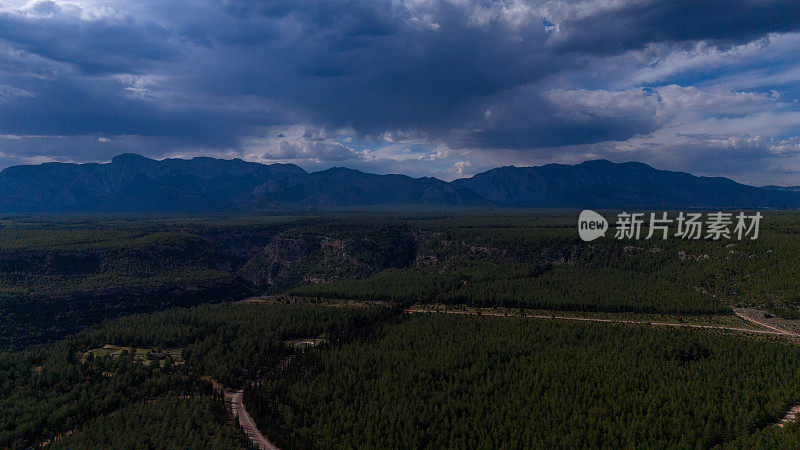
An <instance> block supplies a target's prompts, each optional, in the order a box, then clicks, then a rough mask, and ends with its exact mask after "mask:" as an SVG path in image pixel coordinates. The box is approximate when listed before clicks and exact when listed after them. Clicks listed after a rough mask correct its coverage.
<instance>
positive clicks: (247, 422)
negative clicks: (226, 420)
mask: <svg viewBox="0 0 800 450" xmlns="http://www.w3.org/2000/svg"><path fill="white" fill-rule="evenodd" d="M243 392H244V391H241V390H239V391H236V392H235V393H234V394H233V395H232V396H231V410H233V415H234V416H236V417H238V418H239V425H241V426H242V429H243V430H244V432H245V434H246V435H247V437H248V438H250V442H252V443H253V444H255V445H256V446H257V447H258V448H260V449H261V450H278V447H276V446H275V445H274V444H273V443H272V442H270V441H268V440H267V438H265V437H264V435H263V434H261V432H260V431H258V427H256V423H255V422H253V418H252V417H250V414H249V413H248V412H247V410H246V409H245V407H244V404H243V403H242V393H243Z"/></svg>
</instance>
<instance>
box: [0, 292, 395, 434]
mask: <svg viewBox="0 0 800 450" xmlns="http://www.w3.org/2000/svg"><path fill="white" fill-rule="evenodd" d="M387 314H391V311H390V310H389V309H388V308H385V307H372V308H364V307H361V308H357V307H353V308H333V307H316V306H313V305H309V304H301V305H267V304H223V305H204V306H198V307H195V308H191V309H186V308H174V309H170V310H167V311H163V312H160V313H155V314H151V315H134V316H129V317H126V318H123V319H118V320H116V321H113V322H110V323H108V324H106V325H103V326H98V327H94V328H90V329H88V330H85V331H83V332H81V333H79V334H77V335H75V336H72V337H70V338H68V339H65V340H61V341H58V342H55V343H52V344H49V345H47V346H35V347H30V348H28V349H26V350H23V351H19V352H0V394H2V395H0V411H4V412H6V413H5V414H0V447H15V448H16V447H25V446H28V445H31V444H33V443H36V442H39V441H43V440H45V439H49V438H51V437H54V436H59V435H62V434H63V433H66V432H68V431H70V430H73V429H76V428H77V429H81V428H82V427H83V426H84V424H86V423H87V421H89V420H92V419H93V418H96V417H101V416H107V415H109V414H111V413H114V412H115V411H117V410H119V409H120V408H128V407H129V406H130V405H133V404H136V403H139V402H143V401H145V400H147V399H153V398H160V397H164V396H189V397H191V398H198V399H201V400H198V402H199V403H198V405H200V407H201V408H206V406H202V405H205V403H204V402H203V401H202V399H203V398H210V399H214V398H216V396H215V395H213V394H212V390H211V385H210V384H209V383H208V382H207V381H204V379H205V377H211V378H213V379H215V380H217V381H219V382H221V383H223V384H224V385H225V386H230V387H241V386H243V384H244V381H245V380H254V379H257V378H258V377H260V376H262V375H263V374H264V373H266V372H267V371H270V370H272V369H273V367H274V366H275V364H276V363H277V361H278V360H279V359H280V358H281V357H283V356H285V355H287V354H290V353H291V351H292V349H291V347H290V346H289V345H287V343H286V341H288V340H290V339H295V338H307V337H319V336H322V337H324V339H326V340H327V341H328V342H331V343H339V342H346V341H348V340H351V339H354V338H356V337H360V336H366V335H368V334H369V333H370V332H371V330H372V327H373V324H375V323H378V322H380V320H381V318H382V317H385V316H386V315H387ZM109 347H111V348H112V349H111V350H109ZM178 406H179V407H180V408H181V410H182V411H181V412H176V414H177V415H180V414H186V416H185V417H186V418H189V417H195V416H193V414H195V413H193V412H192V411H191V410H190V408H187V407H186V405H185V404H183V403H181V404H179V405H178ZM147 409H149V407H147V406H131V407H130V408H128V409H125V410H124V414H123V417H119V418H117V417H106V418H103V419H98V422H94V423H92V424H90V425H88V428H89V431H87V434H86V435H84V436H86V437H80V436H81V434H80V433H79V434H78V435H77V436H76V439H78V440H76V441H67V442H76V445H78V444H77V443H80V442H89V441H87V440H86V439H88V440H94V439H110V438H109V437H107V436H106V437H102V436H101V437H98V436H97V435H96V434H97V433H100V432H101V431H100V430H99V429H98V427H101V426H102V424H103V423H111V424H113V425H114V426H115V427H123V428H124V427H127V426H129V425H130V424H131V421H132V420H133V419H126V418H125V416H126V415H129V414H130V415H133V416H134V417H135V416H137V415H141V414H144V413H145V410H147ZM12 411H13V414H10V412H12ZM197 413H199V414H211V411H210V410H208V411H206V412H202V411H197ZM178 418H179V417H173V416H164V420H178ZM154 426H156V427H157V428H158V429H162V430H163V429H164V428H163V427H166V424H158V425H154ZM181 426H184V425H181ZM209 426H211V425H209ZM141 431H146V430H145V429H144V428H142V429H141ZM209 431H210V432H214V430H213V428H209ZM223 437H224V436H223ZM120 439H121V440H120V441H110V442H120V443H121V442H126V441H128V440H129V439H131V437H130V436H125V437H120ZM100 442H102V441H100ZM185 442H187V443H188V442H189V441H185ZM162 445H167V443H166V442H162Z"/></svg>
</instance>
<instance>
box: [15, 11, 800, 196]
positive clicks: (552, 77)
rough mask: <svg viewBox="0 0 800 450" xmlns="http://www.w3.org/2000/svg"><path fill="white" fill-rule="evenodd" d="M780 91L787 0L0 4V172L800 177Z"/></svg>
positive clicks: (796, 22) (794, 72) (794, 127)
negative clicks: (641, 166) (149, 166)
mask: <svg viewBox="0 0 800 450" xmlns="http://www.w3.org/2000/svg"><path fill="white" fill-rule="evenodd" d="M798 88H800V3H799V2H798V1H797V0H794V1H791V0H789V1H739V2H733V3H732V4H728V5H726V6H724V7H722V6H720V4H719V2H704V1H696V0H668V1H652V0H644V1H642V0H632V1H618V0H589V1H577V2H575V1H544V2H535V1H524V0H505V1H482V0H447V1H444V0H407V1H401V0H327V1H319V0H276V1H269V2H256V1H244V0H193V1H185V0H176V1H172V2H161V1H153V0H142V1H126V2H123V1H113V0H112V1H97V0H86V1H83V0H79V1H32V2H27V3H11V4H3V3H0V167H3V166H7V165H11V164H18V163H25V162H40V161H48V160H62V161H106V160H109V159H110V158H111V157H112V156H114V155H116V154H118V153H121V152H124V151H135V152H138V153H142V154H145V155H148V156H154V157H161V156H193V155H212V156H222V157H234V156H236V157H243V158H245V159H249V160H256V161H261V162H270V161H282V162H294V163H298V164H300V165H302V166H304V167H306V168H308V169H317V168H325V167H330V166H332V165H346V166H350V167H356V168H360V169H364V170H370V171H375V172H403V173H409V174H412V175H435V176H440V177H443V178H453V177H456V176H463V175H469V174H470V173H474V172H477V171H480V170H483V169H486V168H488V167H493V166H497V165H502V164H538V163H545V162H553V161H556V162H558V161H563V162H574V161H580V160H584V159H588V158H597V157H604V158H609V159H612V160H620V161H621V160H630V159H636V160H641V161H644V162H649V163H653V164H655V165H657V166H659V167H661V168H668V169H680V170H691V171H692V172H695V173H701V174H709V175H727V176H732V177H734V178H736V179H737V180H740V181H745V182H751V183H756V184H759V183H767V182H769V183H774V182H776V180H778V181H779V182H782V183H788V184H800V174H798V173H797V172H796V169H800V160H798V143H797V142H798V136H799V135H800V121H798V114H800V105H799V104H798V100H800V99H799V98H798V92H800V89H798Z"/></svg>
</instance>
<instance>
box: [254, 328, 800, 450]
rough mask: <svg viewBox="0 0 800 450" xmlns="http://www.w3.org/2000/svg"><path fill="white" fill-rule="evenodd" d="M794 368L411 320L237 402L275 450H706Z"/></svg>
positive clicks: (628, 331) (676, 335)
mask: <svg viewBox="0 0 800 450" xmlns="http://www.w3.org/2000/svg"><path fill="white" fill-rule="evenodd" d="M798 364H800V353H798V352H797V350H796V347H795V346H793V345H787V344H785V343H782V342H777V341H768V340H761V341H757V340H754V339H751V338H747V337H743V336H738V335H730V334H720V333H709V332H698V331H696V330H672V329H656V328H649V327H635V326H621V325H608V324H580V323H569V324H565V323H559V322H550V321H535V320H530V319H514V318H488V317H458V316H456V317H453V316H435V315H431V316H419V317H417V316H415V317H413V318H410V319H408V320H406V321H405V322H403V323H401V324H396V325H387V326H386V327H385V328H384V329H383V330H382V332H381V333H380V335H379V336H378V337H377V338H375V339H368V340H362V341H356V342H351V343H347V344H344V345H341V346H336V347H326V348H322V349H319V350H314V351H309V352H306V353H304V354H302V355H301V356H299V357H298V358H297V360H296V363H295V364H293V365H291V366H290V367H289V368H288V369H287V371H286V372H284V373H283V374H282V376H281V377H273V378H268V381H267V382H266V383H265V384H264V385H262V387H260V388H257V389H249V390H247V391H246V392H245V402H246V406H247V409H248V411H250V412H251V414H253V415H254V416H255V417H256V420H257V422H258V425H259V428H260V429H262V430H266V431H267V435H268V436H270V438H273V437H274V438H275V439H276V440H277V441H278V443H279V444H281V445H284V446H287V447H297V446H302V447H310V448H336V447H365V448H547V447H554V448H587V447H588V448H598V447H610V448H620V447H646V448H666V447H680V448H696V447H702V448H708V447H711V446H714V445H717V444H722V443H725V442H730V441H733V440H735V439H737V438H739V437H746V436H748V435H749V434H750V433H752V432H754V431H756V430H759V429H760V428H761V427H764V426H766V425H767V424H769V423H770V422H772V421H774V420H776V419H777V418H778V417H780V416H781V415H782V413H783V410H784V409H785V408H786V406H787V405H788V404H790V403H792V402H796V401H798V399H800V397H798V394H797V386H798V383H800V372H798V371H797V367H798ZM765 439H766V438H765ZM763 442H768V441H763Z"/></svg>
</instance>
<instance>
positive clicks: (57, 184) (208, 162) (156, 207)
mask: <svg viewBox="0 0 800 450" xmlns="http://www.w3.org/2000/svg"><path fill="white" fill-rule="evenodd" d="M415 204H417V205H422V204H428V205H448V206H465V207H467V206H469V207H533V208H537V207H547V208H611V209H616V208H762V207H769V208H796V207H799V206H800V192H798V191H796V190H793V189H791V188H788V189H787V188H780V187H775V186H768V187H764V188H759V187H754V186H748V185H744V184H740V183H736V182H734V181H733V180H730V179H728V178H721V177H697V176H694V175H691V174H688V173H683V172H671V171H665V170H658V169H654V168H652V167H650V166H648V165H646V164H642V163H636V162H628V163H619V164H618V163H612V162H609V161H605V160H594V161H586V162H583V163H580V164H576V165H564V164H547V165H544V166H539V167H514V166H507V167H499V168H496V169H492V170H489V171H487V172H483V173H479V174H477V175H475V176H473V177H471V178H463V179H458V180H454V181H452V182H449V183H448V182H445V181H442V180H439V179H437V178H429V177H423V178H412V177H409V176H405V175H376V174H371V173H365V172H361V171H358V170H352V169H347V168H341V167H334V168H331V169H327V170H322V171H318V172H307V171H305V170H303V169H302V168H300V167H298V166H296V165H293V164H270V165H265V164H259V163H254V162H246V161H243V160H241V159H232V160H224V159H214V158H207V157H202V158H193V159H188V160H187V159H165V160H161V161H158V160H154V159H149V158H145V157H143V156H139V155H136V154H130V153H128V154H123V155H119V156H117V157H115V158H114V159H113V160H112V161H111V162H110V163H107V164H96V163H90V164H68V163H44V164H39V165H22V166H13V167H9V168H6V169H5V170H3V171H1V172H0V212H3V213H9V212H11V213H41V212H148V211H151V212H169V211H184V212H188V211H198V212H200V211H259V210H296V209H308V208H322V209H324V208H336V207H357V206H368V205H415Z"/></svg>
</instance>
